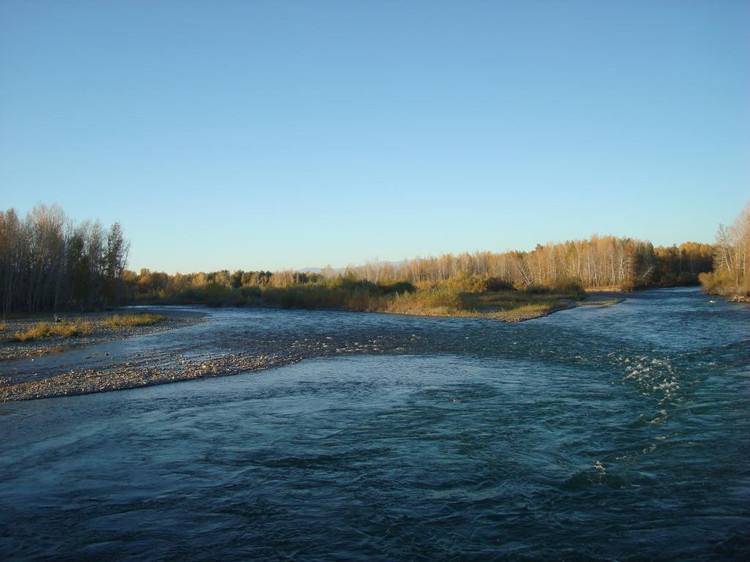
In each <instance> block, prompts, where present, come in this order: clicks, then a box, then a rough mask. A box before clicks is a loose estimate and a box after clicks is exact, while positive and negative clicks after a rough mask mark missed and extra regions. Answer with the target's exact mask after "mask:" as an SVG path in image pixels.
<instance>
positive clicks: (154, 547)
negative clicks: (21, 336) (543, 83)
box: [0, 289, 750, 560]
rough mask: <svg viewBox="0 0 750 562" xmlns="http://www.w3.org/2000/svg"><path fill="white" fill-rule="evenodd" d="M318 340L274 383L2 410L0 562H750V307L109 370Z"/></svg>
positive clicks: (239, 319) (234, 332) (554, 320)
mask: <svg viewBox="0 0 750 562" xmlns="http://www.w3.org/2000/svg"><path fill="white" fill-rule="evenodd" d="M334 336H335V337H334ZM311 341H312V342H314V344H315V346H314V347H315V349H317V350H319V353H317V357H313V358H310V359H306V360H304V361H302V362H299V363H296V364H292V365H289V366H286V367H281V368H277V369H272V370H268V371H264V372H260V373H254V374H246V375H239V376H235V377H227V378H219V379H208V380H202V381H193V382H185V383H178V384H172V385H164V386H157V387H150V388H145V389H138V390H129V391H122V392H115V393H107V394H96V395H88V396H79V397H71V398H58V399H51V400H38V401H33V402H23V403H7V404H0V435H1V436H2V437H1V439H0V558H3V559H21V558H43V557H48V558H55V559H60V558H70V559H86V558H89V559H108V558H140V559H154V558H169V559H173V558H174V559H180V558H188V559H203V560H224V559H248V558H258V559H280V558H283V559H298V560H316V559H340V560H352V559H381V560H393V559H397V558H401V559H403V558H406V559H423V560H435V559H447V558H450V559H457V560H458V559H460V560H469V559H492V558H500V559H503V558H510V559H524V558H528V559H539V558H553V559H571V560H574V559H575V560H579V559H617V560H622V559H630V558H640V559H643V558H646V559H648V558H658V559H685V558H690V559H743V558H745V559H747V558H748V557H750V537H749V535H748V533H749V532H750V462H749V461H750V416H749V415H748V414H750V307H747V306H743V305H732V304H728V303H724V302H711V301H710V300H709V299H708V298H707V297H705V296H703V295H702V294H701V293H700V292H698V291H696V290H685V289H678V290H662V291H649V292H644V293H639V294H636V295H635V296H633V297H632V298H629V299H628V300H626V301H625V302H624V303H622V304H620V305H617V306H614V307H609V308H579V309H575V310H570V311H565V312H561V313H557V314H554V315H552V316H550V317H547V318H543V319H539V320H534V321H531V322H527V323H524V324H521V325H506V324H501V323H497V322H492V321H482V320H470V319H434V318H433V319H419V318H408V317H399V316H386V315H376V314H371V315H367V314H353V313H335V312H284V311H262V310H261V311H256V310H220V311H212V312H209V318H208V320H207V321H206V322H205V323H203V324H199V325H196V326H192V327H188V328H185V329H183V330H177V331H174V332H171V333H165V334H154V335H151V336H144V337H141V338H134V339H133V340H132V341H128V342H115V343H110V344H104V345H103V346H99V347H98V349H99V351H102V350H104V349H106V350H107V355H106V357H108V358H111V357H115V358H128V357H130V355H133V356H135V355H136V354H138V353H141V354H142V353H143V352H144V350H146V351H148V352H149V353H154V354H158V353H167V352H172V351H174V350H177V351H180V352H183V353H187V352H188V351H190V352H192V353H195V354H199V355H200V354H205V355H211V354H221V353H226V352H228V351H246V350H252V349H255V348H256V347H258V346H269V345H278V346H295V345H300V346H307V348H308V349H309V348H310V342H311ZM331 341H337V342H340V341H344V342H345V344H341V343H337V344H336V345H327V343H326V342H331ZM336 346H338V347H336ZM308 355H309V353H308ZM102 356H103V355H102ZM98 357H100V355H99V354H98V353H97V352H96V350H95V352H93V353H92V352H91V350H77V351H75V350H74V351H71V352H67V353H63V354H60V355H58V356H55V357H54V358H49V359H47V360H46V361H47V364H46V365H47V368H49V369H52V368H53V367H54V366H55V365H63V366H64V365H68V366H69V365H71V364H79V363H82V364H86V363H87V362H88V363H89V364H92V365H95V364H96V362H97V361H99V360H101V359H98ZM44 365H45V363H44V361H42V362H41V366H40V368H41V369H42V370H43V369H44Z"/></svg>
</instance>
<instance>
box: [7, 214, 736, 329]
mask: <svg viewBox="0 0 750 562" xmlns="http://www.w3.org/2000/svg"><path fill="white" fill-rule="evenodd" d="M749 220H750V212H748V210H747V209H746V211H745V212H744V213H743V215H742V217H741V218H740V219H738V222H737V223H736V224H735V225H734V226H733V227H731V228H728V229H723V230H721V231H720V236H719V240H718V241H717V244H716V246H712V245H709V244H699V243H694V242H687V243H684V244H681V245H680V246H670V247H654V246H653V244H651V243H650V242H646V241H641V240H636V239H631V238H617V237H613V236H592V237H591V238H588V239H585V240H575V241H568V242H562V243H547V244H544V245H537V247H536V248H535V249H533V250H531V251H526V252H521V251H514V252H502V253H493V252H477V253H473V254H469V253H464V254H460V255H453V254H445V255H442V256H438V257H427V258H416V259H412V260H406V261H402V262H397V263H382V262H380V263H368V264H365V265H361V266H351V267H347V268H345V269H343V270H333V269H331V268H326V269H324V270H321V271H320V272H317V273H306V272H296V271H281V272H270V271H241V270H239V271H233V272H230V271H228V270H222V271H215V272H210V273H203V272H199V273H188V274H182V273H176V274H172V275H170V274H167V273H163V272H155V271H150V270H148V269H142V270H141V271H140V272H134V271H130V270H127V269H126V263H127V257H128V249H129V244H128V242H127V240H126V239H125V237H124V233H123V231H122V228H121V227H120V225H119V224H117V223H115V224H113V225H112V226H111V227H109V228H104V227H103V226H102V225H101V224H100V223H99V222H96V221H94V222H92V221H84V222H80V223H76V222H74V221H72V220H70V219H69V218H67V217H66V215H65V213H64V212H63V211H62V209H60V208H59V207H56V206H52V207H48V206H44V205H39V206H37V207H35V208H34V209H32V210H31V211H30V212H29V213H28V214H27V215H26V217H25V218H23V219H21V218H19V216H18V213H17V212H16V211H15V210H14V209H9V210H7V211H5V212H0V299H1V302H2V311H3V314H4V315H7V314H9V313H36V312H43V311H63V310H93V309H101V308H106V307H112V306H117V305H122V304H207V305H213V306H242V305H258V306H269V305H270V306H282V307H289V308H292V307H294V308H341V309H347V310H385V311H396V312H398V311H412V312H414V311H416V312H418V311H429V310H438V309H446V310H447V309H451V310H468V309H470V308H471V307H474V306H476V303H477V299H476V298H472V297H471V295H475V296H476V295H481V294H486V293H493V294H500V293H503V294H505V295H506V296H507V297H508V299H510V300H512V301H513V302H516V301H518V300H519V299H520V296H521V295H527V296H528V295H544V294H562V295H566V296H575V295H581V294H582V292H583V291H585V290H617V291H621V290H622V291H630V290H636V289H641V288H647V287H666V286H674V285H689V284H696V283H697V282H698V279H699V276H701V279H702V280H703V282H704V283H705V284H707V286H709V287H710V288H711V289H712V290H717V291H727V290H731V291H734V290H736V289H737V288H740V287H745V290H746V288H747V267H748V264H747V253H748V245H747V240H748V233H749V232H750V226H748V225H749V224H750V223H749V222H748V221H749ZM743 244H744V245H743ZM714 262H716V263H717V270H716V272H714V273H709V272H711V271H712V269H713V264H714ZM535 298H537V299H538V298H541V297H535ZM521 300H522V299H521Z"/></svg>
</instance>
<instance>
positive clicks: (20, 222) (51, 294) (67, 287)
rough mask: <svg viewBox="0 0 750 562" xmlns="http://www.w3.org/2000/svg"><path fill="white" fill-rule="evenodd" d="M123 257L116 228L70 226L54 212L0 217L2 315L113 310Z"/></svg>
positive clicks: (124, 243) (120, 235)
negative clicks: (110, 306)
mask: <svg viewBox="0 0 750 562" xmlns="http://www.w3.org/2000/svg"><path fill="white" fill-rule="evenodd" d="M127 254H128V242H127V241H126V240H125V238H124V235H123V232H122V228H121V227H120V225H119V224H118V223H115V224H113V225H112V226H111V227H110V228H108V229H105V228H104V227H103V226H102V225H101V224H100V223H99V222H91V221H84V222H80V223H76V222H74V221H72V220H71V219H69V218H68V217H66V215H65V213H64V212H63V211H62V209H61V208H60V207H57V206H51V207H48V206H45V205H38V206H36V207H34V208H33V209H32V210H31V211H30V212H29V213H28V214H27V215H26V217H24V218H21V217H19V216H18V213H16V211H15V210H14V209H9V210H7V211H5V212H3V211H0V306H1V307H2V312H3V315H7V314H8V313H11V312H24V313H35V312H42V311H57V310H64V309H79V310H84V309H94V308H101V307H104V306H109V305H116V304H119V303H120V302H122V297H123V296H124V294H123V293H124V292H123V289H124V285H123V273H124V271H125V264H126V261H127Z"/></svg>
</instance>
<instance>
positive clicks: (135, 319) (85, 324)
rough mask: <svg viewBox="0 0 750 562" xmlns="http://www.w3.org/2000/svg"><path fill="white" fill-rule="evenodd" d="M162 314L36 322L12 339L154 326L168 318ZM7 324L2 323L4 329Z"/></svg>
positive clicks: (66, 335) (87, 333)
mask: <svg viewBox="0 0 750 562" xmlns="http://www.w3.org/2000/svg"><path fill="white" fill-rule="evenodd" d="M166 319H167V317H166V316H162V315H160V314H150V313H143V314H114V315H112V316H109V317H107V318H104V319H102V320H84V319H82V318H78V319H76V320H63V321H62V322H48V321H42V322H36V323H34V324H32V325H30V326H29V327H28V328H26V329H24V330H21V331H18V332H16V333H15V334H13V335H12V336H11V337H10V341H16V342H29V341H34V340H40V339H44V338H75V337H80V336H88V335H91V334H92V333H93V332H94V328H95V327H96V326H107V327H109V328H113V329H121V328H131V327H137V326H153V325H154V324H158V323H159V322H163V321H164V320H166ZM4 330H5V325H4V324H2V330H0V331H4Z"/></svg>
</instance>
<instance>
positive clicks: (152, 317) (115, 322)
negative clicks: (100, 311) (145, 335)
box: [104, 313, 167, 328]
mask: <svg viewBox="0 0 750 562" xmlns="http://www.w3.org/2000/svg"><path fill="white" fill-rule="evenodd" d="M166 319H167V317H166V316H162V315H161V314H150V313H142V314H115V315H113V316H110V317H109V318H107V319H105V320H104V324H105V325H106V326H109V327H110V328H132V327H135V326H153V325H154V324H158V323H159V322H163V321H164V320H166Z"/></svg>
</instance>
